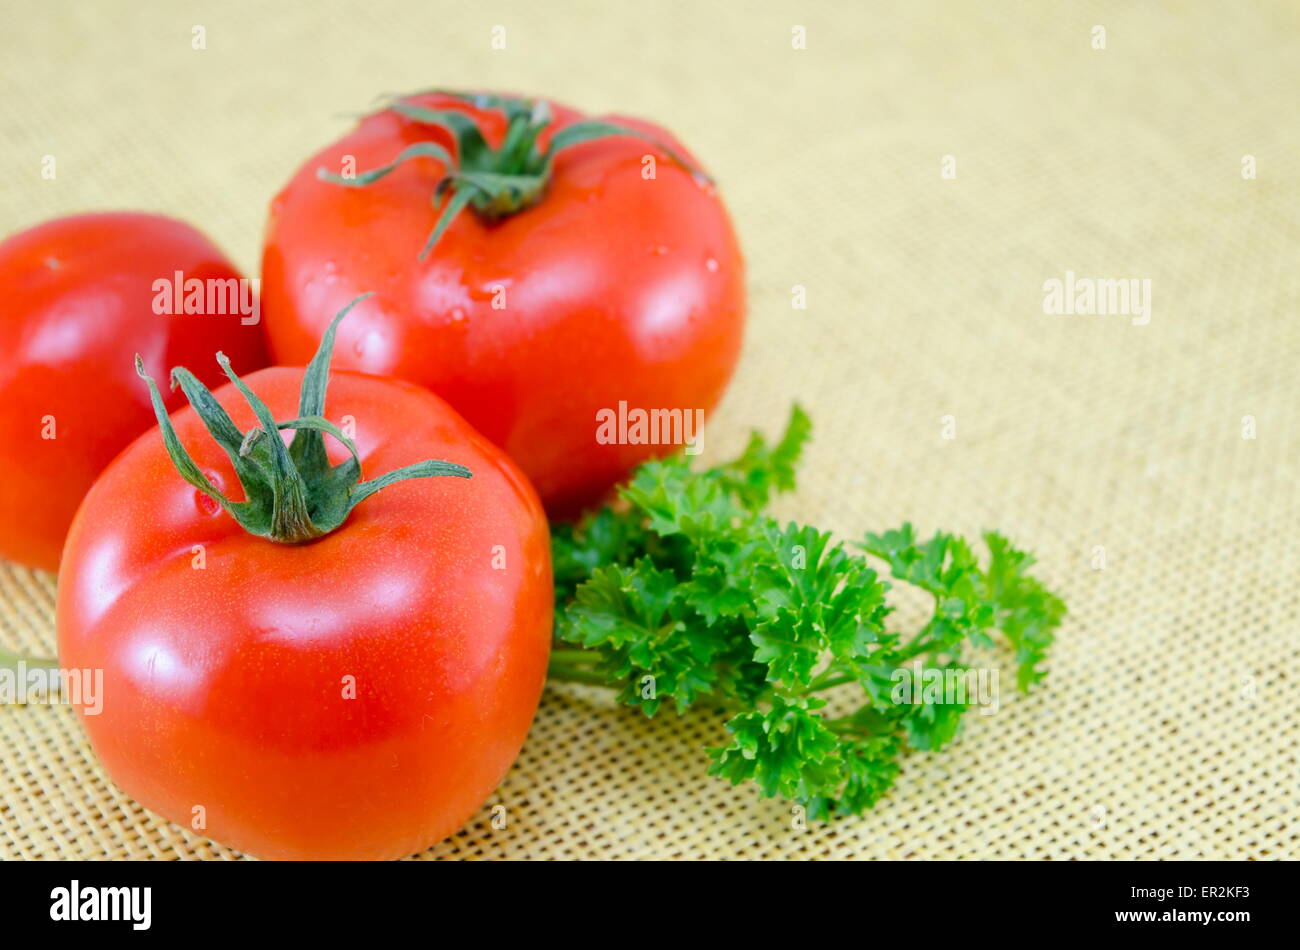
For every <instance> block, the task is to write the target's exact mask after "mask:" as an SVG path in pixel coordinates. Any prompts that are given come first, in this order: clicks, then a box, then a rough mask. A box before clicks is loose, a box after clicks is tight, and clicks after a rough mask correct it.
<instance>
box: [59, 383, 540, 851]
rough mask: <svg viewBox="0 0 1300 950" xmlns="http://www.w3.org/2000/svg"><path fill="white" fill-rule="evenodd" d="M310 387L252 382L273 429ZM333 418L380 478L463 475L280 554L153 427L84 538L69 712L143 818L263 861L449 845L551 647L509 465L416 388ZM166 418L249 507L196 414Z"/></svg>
mask: <svg viewBox="0 0 1300 950" xmlns="http://www.w3.org/2000/svg"><path fill="white" fill-rule="evenodd" d="M303 375H304V373H303V370H301V369H287V368H279V367H273V368H271V369H266V370H262V371H260V372H257V373H253V374H252V375H250V376H249V377H248V378H247V380H246V383H247V385H248V386H249V387H250V388H251V389H252V390H253V391H254V392H256V393H258V394H259V395H260V396H261V397H262V398H263V399H264V400H265V402H266V403H267V404H268V405H269V407H270V410H271V413H272V414H273V415H274V417H275V418H276V419H277V420H283V419H287V418H290V417H292V416H293V415H295V414H296V409H297V406H298V400H299V388H300V385H301V383H302V381H303ZM141 388H142V389H143V388H144V387H143V386H141ZM216 398H217V400H218V401H219V402H220V403H221V404H222V405H224V406H225V407H226V408H227V409H228V410H229V411H230V414H231V416H232V417H233V420H234V422H235V424H236V425H237V426H238V427H239V430H240V432H243V431H245V430H247V429H249V427H250V426H252V425H253V424H254V422H255V420H254V416H253V413H252V412H251V411H250V410H249V409H248V407H247V406H245V405H244V404H243V403H242V400H240V398H239V396H238V394H237V393H236V392H235V390H234V389H233V388H232V387H231V386H226V387H224V388H222V389H220V390H218V391H217V392H216ZM328 408H329V409H330V418H332V419H334V420H336V421H338V422H339V423H340V425H341V424H343V423H345V422H347V421H348V420H347V417H349V416H350V417H352V419H353V420H355V427H356V440H355V441H356V444H357V448H358V451H359V456H360V461H361V466H362V468H363V469H364V471H365V474H366V476H367V477H373V476H375V475H378V474H380V473H383V472H386V471H389V470H392V469H395V468H398V467H400V466H404V465H407V464H408V463H414V462H417V461H420V460H423V459H427V458H435V459H446V460H449V461H451V462H455V463H459V464H461V465H464V466H466V467H467V468H469V469H470V471H471V472H472V476H473V477H472V478H470V479H461V478H435V479H425V480H419V481H406V482H400V483H398V484H393V485H390V486H389V487H386V488H384V489H383V490H382V491H380V492H378V493H377V494H374V495H371V496H369V497H367V498H365V500H364V501H362V502H360V503H359V504H358V505H357V506H356V508H355V509H354V510H352V512H351V514H350V515H348V516H347V519H346V520H345V521H344V522H343V523H342V525H341V526H340V527H338V528H337V529H336V530H334V531H332V532H331V533H329V534H326V535H325V536H323V537H320V538H318V539H317V540H314V541H310V542H308V543H304V544H279V543H275V542H273V541H269V540H266V539H264V538H261V537H256V536H254V535H252V534H249V533H248V532H246V531H245V530H244V529H243V528H242V527H241V526H240V525H239V524H238V523H236V521H235V520H234V518H232V517H231V515H230V514H228V513H227V512H226V511H225V510H223V509H222V508H221V507H219V506H218V505H217V504H215V503H214V502H213V501H212V500H211V499H210V498H209V497H208V496H207V495H205V494H203V493H201V492H200V491H198V490H197V489H195V488H194V487H192V486H191V485H190V484H187V483H186V482H185V481H183V480H182V478H181V476H180V475H178V474H177V472H176V470H175V469H174V468H173V463H172V461H171V460H170V459H169V457H168V453H167V451H166V449H165V448H164V443H163V439H162V438H161V437H160V433H159V431H158V430H157V429H155V430H153V431H151V432H148V433H146V434H145V435H143V436H141V437H140V438H139V439H138V440H136V441H135V442H134V443H133V444H132V445H131V446H130V447H129V448H128V449H127V450H126V451H125V452H124V453H123V454H122V455H121V456H120V457H119V458H117V459H116V460H115V461H114V462H113V464H111V465H110V466H109V467H108V469H107V470H106V471H105V472H104V474H103V476H102V477H101V478H100V479H99V481H97V482H96V483H95V486H94V488H92V489H91V491H90V494H89V495H88V496H87V497H86V500H85V504H84V505H83V506H82V507H81V510H80V511H79V513H78V515H77V518H76V521H75V522H74V523H73V526H72V530H71V532H70V534H69V537H68V545H67V548H66V550H65V553H64V559H63V565H62V568H61V570H60V573H59V585H58V610H57V621H58V633H59V658H60V662H61V665H62V667H63V668H64V669H65V670H70V669H91V670H94V669H102V670H104V671H105V674H104V695H103V705H102V711H100V712H99V714H97V715H96V714H94V709H93V705H89V704H87V702H86V701H85V697H83V701H82V703H81V705H79V706H78V711H79V713H80V715H81V720H82V722H83V724H84V725H85V728H86V731H87V733H88V734H89V736H90V741H91V745H92V746H93V747H94V750H95V752H96V754H97V755H98V756H99V758H100V760H101V762H102V763H103V764H104V767H105V769H106V770H107V772H108V774H109V775H110V776H111V777H112V778H113V780H114V781H116V782H117V783H118V784H119V785H120V786H121V787H122V789H123V790H125V791H126V792H127V793H128V794H130V795H131V796H133V797H134V798H136V799H137V800H138V801H140V803H141V804H143V805H144V806H145V807H147V808H149V809H151V810H152V811H154V812H157V813H158V814H160V815H163V816H164V817H166V818H168V819H170V820H172V821H174V822H176V823H177V824H180V825H183V826H185V827H196V828H197V829H198V830H199V831H200V833H202V834H203V835H205V836H208V837H211V838H213V839H215V840H217V841H220V842H222V843H224V844H227V845H230V846H232V847H234V848H238V849H240V850H243V851H247V852H249V853H251V854H254V855H258V856H261V857H265V858H296V859H371V858H397V857H401V856H403V855H407V854H411V853H414V852H417V851H419V850H421V849H423V848H426V847H428V846H429V845H431V844H433V843H435V842H437V841H439V840H440V839H442V838H444V837H445V836H447V835H449V834H451V833H452V832H454V831H455V830H456V829H457V828H459V827H460V825H461V824H463V823H464V822H465V821H466V819H467V818H469V817H470V815H471V814H473V812H474V811H475V810H476V809H477V808H478V807H479V806H481V805H482V803H483V802H484V800H485V799H486V798H487V796H488V795H489V794H490V793H491V792H492V790H493V788H494V787H495V786H496V785H497V784H498V782H500V780H501V778H502V776H503V775H504V774H505V772H506V770H507V769H508V768H509V766H510V764H511V762H512V761H513V760H514V758H515V756H516V755H517V754H518V752H519V749H520V746H521V745H522V744H523V741H524V737H525V735H526V733H527V731H528V727H529V724H530V722H531V720H532V718H533V714H534V712H535V711H536V708H537V703H538V700H539V698H540V695H541V691H542V684H543V681H544V679H545V675H546V664H547V657H548V653H549V647H550V636H551V611H552V586H551V585H552V580H551V573H550V552H549V547H548V545H549V540H548V531H547V525H546V521H545V517H544V514H543V512H542V509H541V505H540V503H539V502H538V500H537V498H536V496H535V494H534V493H533V490H532V488H531V487H530V486H529V484H528V482H527V481H526V480H525V479H524V477H523V476H522V475H521V474H520V472H519V471H518V469H517V468H516V467H515V466H514V464H513V463H511V461H510V460H509V459H508V458H506V456H505V455H504V454H503V453H502V452H501V451H500V450H499V449H497V448H496V447H495V446H493V445H492V444H491V443H489V442H488V441H487V440H486V439H484V438H482V437H481V436H480V435H479V434H478V433H476V432H475V431H474V430H473V429H472V428H471V427H470V426H469V425H468V424H467V423H466V422H465V421H464V420H463V419H462V418H461V417H460V416H458V415H457V414H456V413H455V412H454V411H453V410H451V409H450V408H449V407H448V406H447V405H446V403H444V402H443V401H442V400H440V399H438V398H437V397H435V396H433V395H431V394H430V393H428V392H427V391H425V390H424V389H421V388H419V387H417V386H414V385H411V384H409V383H403V382H398V381H394V380H385V379H377V378H373V377H368V376H363V375H359V374H355V373H340V374H336V378H335V379H334V380H333V381H332V385H331V387H330V391H329V402H328ZM171 418H172V420H173V422H174V425H175V429H176V432H177V433H178V435H179V437H180V441H181V443H182V444H184V445H185V446H186V447H187V448H188V450H189V452H190V454H191V455H192V457H193V459H194V462H195V463H196V464H197V466H198V468H199V469H200V470H202V471H204V472H206V473H207V475H208V477H209V478H211V479H212V480H213V482H214V483H215V485H216V486H217V488H218V489H221V490H223V491H225V492H227V493H230V489H231V488H232V487H233V488H234V489H235V491H234V493H233V494H234V495H235V496H236V497H237V496H238V494H239V492H238V486H239V482H238V481H237V479H236V474H235V471H234V469H233V468H232V465H231V462H230V460H229V459H228V458H227V457H226V455H225V454H224V453H223V452H222V451H221V449H220V448H218V446H217V444H216V443H215V442H214V441H213V440H212V438H211V437H210V436H209V435H208V433H207V431H205V428H204V425H203V423H202V422H201V421H200V418H199V417H198V415H197V414H196V413H195V411H194V410H193V409H191V408H185V409H181V410H179V411H177V412H175V413H173V415H172V417H171ZM235 435H236V438H237V437H238V435H239V433H238V432H236V433H235ZM263 441H265V439H263ZM329 458H330V461H331V462H334V463H337V462H340V461H342V460H343V459H344V458H346V453H345V452H344V451H343V450H342V449H340V448H338V447H337V446H335V445H331V446H330V449H329ZM198 818H202V823H201V824H195V822H196V821H197V819H198Z"/></svg>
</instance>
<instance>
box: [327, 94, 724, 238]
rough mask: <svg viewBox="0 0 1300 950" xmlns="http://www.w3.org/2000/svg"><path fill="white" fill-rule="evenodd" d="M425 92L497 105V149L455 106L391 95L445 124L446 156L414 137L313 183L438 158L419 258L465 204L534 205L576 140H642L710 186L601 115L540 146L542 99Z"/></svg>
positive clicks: (479, 209) (369, 177)
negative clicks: (434, 215)
mask: <svg viewBox="0 0 1300 950" xmlns="http://www.w3.org/2000/svg"><path fill="white" fill-rule="evenodd" d="M430 91H431V92H435V93H438V94H440V95H445V96H451V97H454V98H456V99H459V100H461V101H462V102H466V103H469V104H470V105H472V106H474V107H475V108H476V109H496V110H500V111H501V112H502V113H503V114H504V115H505V117H506V121H507V126H506V134H505V137H504V139H503V140H502V142H501V145H500V146H499V147H498V148H492V147H491V146H490V145H488V143H487V140H486V139H485V138H484V137H483V132H482V130H481V129H479V127H478V123H476V122H475V121H474V119H473V117H471V116H469V115H467V114H466V113H464V112H460V111H457V110H455V109H435V108H430V107H428V106H424V105H420V104H418V103H416V102H413V101H411V100H412V99H413V98H414V97H415V96H419V95H424V94H426V93H415V94H413V95H411V96H399V97H394V98H392V100H391V102H390V104H389V105H388V106H387V108H388V109H390V110H392V111H393V112H396V113H397V114H398V115H400V116H402V117H404V118H406V119H409V120H411V121H413V122H418V123H421V124H423V125H432V126H437V127H439V128H443V129H446V130H447V131H448V132H450V133H451V135H452V137H453V138H454V139H455V141H456V155H455V156H454V157H453V156H452V155H451V153H449V152H448V151H447V150H446V149H445V148H443V147H442V146H441V145H439V144H438V143H436V142H417V143H416V144H414V145H410V146H407V147H406V148H404V149H402V151H400V152H399V153H398V154H397V155H396V156H395V157H394V158H393V160H392V161H391V162H389V163H388V164H387V165H381V166H379V167H378V168H372V169H370V170H369V171H366V172H362V173H360V174H358V175H356V176H354V177H351V178H347V177H344V176H342V175H336V174H334V173H333V172H330V171H327V170H326V169H324V168H320V169H317V171H316V177H317V178H319V179H320V180H321V181H325V182H329V183H330V184H334V185H342V186H344V187H347V188H364V187H366V186H368V185H371V184H373V183H374V182H376V181H379V180H380V179H381V178H383V177H384V176H386V175H388V174H390V173H392V172H393V171H395V170H396V169H397V168H399V167H400V166H401V165H402V164H403V163H405V162H408V161H410V160H412V159H416V158H434V159H437V160H438V161H439V162H441V163H442V165H443V168H445V169H446V173H445V174H444V175H443V176H442V178H440V179H438V182H437V183H436V184H435V186H434V191H433V204H434V207H435V208H436V207H438V206H439V204H440V203H441V205H442V212H441V214H439V216H438V220H437V223H436V224H435V225H434V227H433V230H432V231H431V232H430V233H429V238H428V240H427V241H425V244H424V247H423V249H421V251H420V256H419V259H420V260H421V261H423V260H424V259H425V258H427V257H428V256H429V253H430V252H431V251H432V250H433V248H434V245H436V244H437V243H438V239H439V238H441V237H442V234H443V232H444V231H446V230H447V227H448V225H450V224H451V222H452V221H453V220H454V219H455V218H456V216H457V215H458V214H460V213H461V211H463V210H464V209H465V208H466V207H469V208H472V209H473V210H474V212H475V213H476V214H477V215H478V216H479V217H480V218H481V219H483V220H484V221H487V222H494V221H500V220H501V219H502V218H506V217H509V216H510V215H512V214H517V213H518V212H520V211H523V210H524V209H525V208H529V207H532V206H533V205H535V204H537V202H539V201H541V200H542V197H543V195H544V194H545V192H546V186H547V184H548V182H549V181H550V179H551V173H552V169H553V165H554V161H555V156H556V155H557V154H558V153H560V152H562V151H563V150H564V149H566V148H569V147H571V146H574V145H578V144H581V143H583V142H591V141H595V140H596V139H603V138H609V137H611V136H633V137H635V138H640V139H645V140H646V141H648V142H650V143H652V144H653V145H654V146H655V147H656V148H659V149H661V150H662V151H663V152H665V153H666V154H667V155H668V157H669V158H671V159H672V160H673V161H674V162H676V163H677V164H678V165H680V166H682V167H683V168H685V169H686V170H687V171H688V172H690V173H691V175H692V176H694V177H695V178H696V180H697V181H699V182H701V183H702V184H711V183H712V179H710V178H709V177H708V176H707V175H706V174H704V172H702V171H701V170H700V169H698V168H696V167H695V166H694V165H692V164H691V163H690V162H688V161H687V160H686V159H685V158H683V157H682V156H681V155H679V154H678V153H677V152H676V151H674V150H673V149H671V148H669V147H668V146H667V145H665V144H664V143H663V142H660V141H659V140H658V139H656V138H654V137H652V136H650V135H647V134H646V133H645V132H642V131H640V130H639V129H634V128H631V127H629V126H626V125H620V124H619V123H617V122H609V121H607V120H604V119H583V120H580V121H578V122H574V123H572V124H570V125H566V126H565V127H564V128H562V129H560V130H559V131H557V132H556V133H555V134H554V135H553V136H551V140H550V144H549V145H548V147H547V148H546V149H545V151H543V150H542V149H541V147H540V146H539V145H538V138H539V137H540V135H541V133H542V131H543V130H544V129H545V128H546V127H547V126H549V125H550V124H551V120H552V116H551V110H550V106H549V105H547V103H546V102H544V101H541V100H533V99H524V98H521V97H517V96H496V95H487V94H481V95H469V94H464V93H457V92H448V91H446V90H441V89H439V90H430ZM444 198H445V199H446V200H445V201H444V200H443V199H444Z"/></svg>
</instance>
